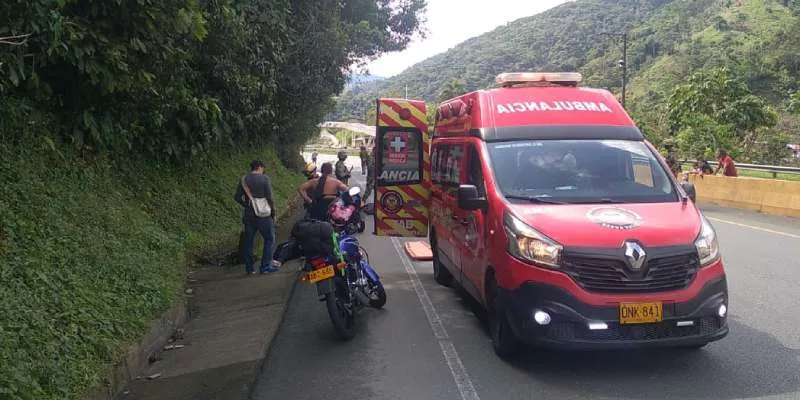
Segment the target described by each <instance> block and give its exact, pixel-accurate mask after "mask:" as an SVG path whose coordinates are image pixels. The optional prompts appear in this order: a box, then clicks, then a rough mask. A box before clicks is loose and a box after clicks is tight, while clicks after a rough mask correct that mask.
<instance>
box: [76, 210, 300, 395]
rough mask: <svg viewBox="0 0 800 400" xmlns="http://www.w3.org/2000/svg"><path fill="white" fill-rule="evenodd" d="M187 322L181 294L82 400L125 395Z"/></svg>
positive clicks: (289, 214) (291, 213)
mask: <svg viewBox="0 0 800 400" xmlns="http://www.w3.org/2000/svg"><path fill="white" fill-rule="evenodd" d="M299 199H300V198H299V197H295V198H293V199H292V200H290V201H289V202H288V203H287V207H286V208H285V209H284V210H283V212H282V213H281V214H280V215H279V216H278V218H276V219H275V222H276V241H277V240H278V238H280V237H281V236H280V235H279V234H278V232H277V230H278V229H280V230H281V232H282V233H283V232H284V229H285V228H286V227H285V225H284V224H285V223H286V222H287V221H291V220H292V218H293V217H296V216H299V214H300V212H301V210H302V207H301V206H300V202H299ZM289 229H291V227H288V229H285V231H286V232H287V233H288V230H289ZM188 279H189V275H188V271H187V282H188ZM292 279H293V280H295V281H296V280H297V274H292ZM295 286H296V285H292V288H291V289H290V292H289V294H288V296H286V302H288V300H289V299H291V296H292V293H293V291H294V287H295ZM187 287H188V286H187ZM286 302H284V304H283V305H282V308H281V309H280V311H279V317H278V319H279V322H278V329H280V325H281V324H282V320H283V315H284V314H285V311H286ZM189 320H190V310H189V301H187V298H186V296H185V295H184V294H183V293H181V295H180V296H178V297H177V298H176V299H175V300H174V301H173V303H172V305H171V307H170V308H169V309H168V310H167V311H166V312H165V313H163V314H162V315H161V316H160V317H159V318H157V319H155V320H153V322H152V323H151V330H150V332H149V333H148V334H146V335H144V336H143V337H141V338H140V339H139V340H137V341H136V342H135V343H133V344H132V345H131V346H130V347H129V348H128V350H127V351H126V353H125V357H124V358H123V359H122V360H121V361H119V362H118V363H117V364H115V365H113V366H111V367H110V368H109V369H108V370H107V371H106V372H105V373H104V375H103V379H102V381H101V383H99V384H98V385H96V386H95V387H93V388H91V389H90V390H89V391H88V393H87V395H86V396H85V397H84V398H85V399H86V400H114V399H117V398H119V397H120V396H122V395H123V394H124V393H125V389H126V388H128V387H130V386H131V385H132V384H133V383H134V382H135V381H136V379H137V376H139V375H140V374H141V373H142V371H145V370H146V369H147V368H148V367H149V365H150V359H152V358H158V356H159V354H160V353H162V352H163V348H164V346H165V345H166V344H167V343H168V342H169V339H170V338H172V337H173V336H174V334H175V332H176V331H177V329H178V328H179V327H180V326H182V325H184V324H186V323H187V322H188V321H189ZM278 329H276V330H275V332H272V334H271V335H269V336H268V337H267V338H266V340H267V343H268V345H267V346H266V347H267V352H268V349H269V348H270V347H271V342H272V339H273V338H274V336H275V333H276V332H277V330H278ZM265 359H266V353H265V354H264V355H263V357H262V359H261V360H259V362H258V365H257V368H255V371H253V372H252V376H253V377H252V379H251V382H249V386H248V388H247V392H248V393H249V392H250V390H252V388H253V387H254V386H255V385H254V384H255V381H256V379H257V378H258V376H259V373H260V371H261V367H262V365H263V363H264V360H265Z"/></svg>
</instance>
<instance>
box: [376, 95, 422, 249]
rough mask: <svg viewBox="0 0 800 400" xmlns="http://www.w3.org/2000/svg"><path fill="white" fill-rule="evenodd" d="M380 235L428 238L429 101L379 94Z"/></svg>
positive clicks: (377, 152)
mask: <svg viewBox="0 0 800 400" xmlns="http://www.w3.org/2000/svg"><path fill="white" fill-rule="evenodd" d="M377 107H378V112H377V123H376V127H377V130H376V137H375V140H376V141H375V145H376V146H377V151H376V155H377V159H376V160H375V168H376V170H377V171H376V174H375V179H376V181H375V232H374V233H375V234H376V235H378V236H399V237H426V236H427V235H428V205H429V201H430V187H431V186H430V182H431V177H430V170H431V169H430V140H431V139H430V136H429V135H428V124H427V122H426V110H425V102H424V101H421V100H406V99H378V101H377Z"/></svg>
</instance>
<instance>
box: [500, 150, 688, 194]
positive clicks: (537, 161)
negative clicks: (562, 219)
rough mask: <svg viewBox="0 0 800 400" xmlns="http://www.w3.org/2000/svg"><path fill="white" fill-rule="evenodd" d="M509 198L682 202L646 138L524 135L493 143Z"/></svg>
mask: <svg viewBox="0 0 800 400" xmlns="http://www.w3.org/2000/svg"><path fill="white" fill-rule="evenodd" d="M488 148H489V155H490V158H491V162H492V169H493V170H494V176H495V179H496V180H497V181H498V184H499V187H500V189H501V190H502V192H503V195H505V196H506V197H507V198H509V199H512V200H522V201H525V200H530V201H539V200H541V201H540V202H558V203H570V204H591V203H660V202H671V201H678V195H677V192H676V191H675V188H674V187H673V184H672V182H671V181H670V179H669V178H668V175H667V172H666V171H665V170H664V168H663V167H662V166H661V164H660V163H659V162H658V159H657V158H656V156H655V155H654V154H653V152H651V151H650V149H649V148H648V147H647V146H646V145H645V144H644V142H641V141H627V140H520V141H513V142H499V143H489V144H488Z"/></svg>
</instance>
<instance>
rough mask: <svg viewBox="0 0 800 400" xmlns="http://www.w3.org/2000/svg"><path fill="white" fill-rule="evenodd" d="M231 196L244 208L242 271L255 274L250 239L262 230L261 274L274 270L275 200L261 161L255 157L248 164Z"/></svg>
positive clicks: (251, 241)
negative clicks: (247, 168) (248, 166)
mask: <svg viewBox="0 0 800 400" xmlns="http://www.w3.org/2000/svg"><path fill="white" fill-rule="evenodd" d="M233 199H234V200H236V202H237V203H239V204H240V205H241V206H242V207H243V208H244V210H243V212H242V223H243V224H244V243H243V244H242V253H243V254H242V257H243V258H244V267H245V272H246V273H248V274H255V273H256V272H255V270H254V268H253V264H254V261H253V241H254V240H255V238H256V232H258V233H261V237H262V238H264V251H263V253H262V255H261V268H260V271H261V273H262V274H264V273H272V272H277V271H278V269H277V268H275V267H273V266H272V250H273V249H272V247H273V244H274V241H275V235H274V232H273V214H274V211H275V202H274V200H273V198H272V184H271V183H270V180H269V177H268V176H266V175H265V174H264V163H263V162H262V161H260V160H255V161H253V162H252V163H250V173H249V174H247V175H245V176H243V177H242V178H241V179H239V185H238V186H237V187H236V193H235V194H234V195H233Z"/></svg>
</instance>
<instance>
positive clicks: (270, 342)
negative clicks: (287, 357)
mask: <svg viewBox="0 0 800 400" xmlns="http://www.w3.org/2000/svg"><path fill="white" fill-rule="evenodd" d="M299 276H300V273H299V271H298V273H297V274H295V275H294V281H295V282H294V284H293V285H292V288H291V290H290V291H289V295H288V296H286V302H284V303H283V306H282V307H281V311H280V313H279V317H278V319H279V321H278V328H277V329H275V330H274V331H272V334H270V335H269V336H267V337H266V340H267V348H266V350H264V354H262V355H261V360H259V362H258V364H257V365H256V367H255V368H253V371H252V376H251V378H250V382H249V384H248V386H247V397H245V398H244V399H242V400H249V399H252V398H253V392H254V391H255V389H256V386H257V384H258V378H259V377H260V376H261V374H262V373H263V372H264V365H266V363H267V358H269V355H270V353H272V348H273V347H274V346H275V337H276V336H278V333H280V331H281V329H282V328H283V322H284V318H285V317H286V309H287V308H288V304H289V302H290V301H291V300H292V297H293V296H294V292H295V290H296V289H297V280H298V279H299Z"/></svg>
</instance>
